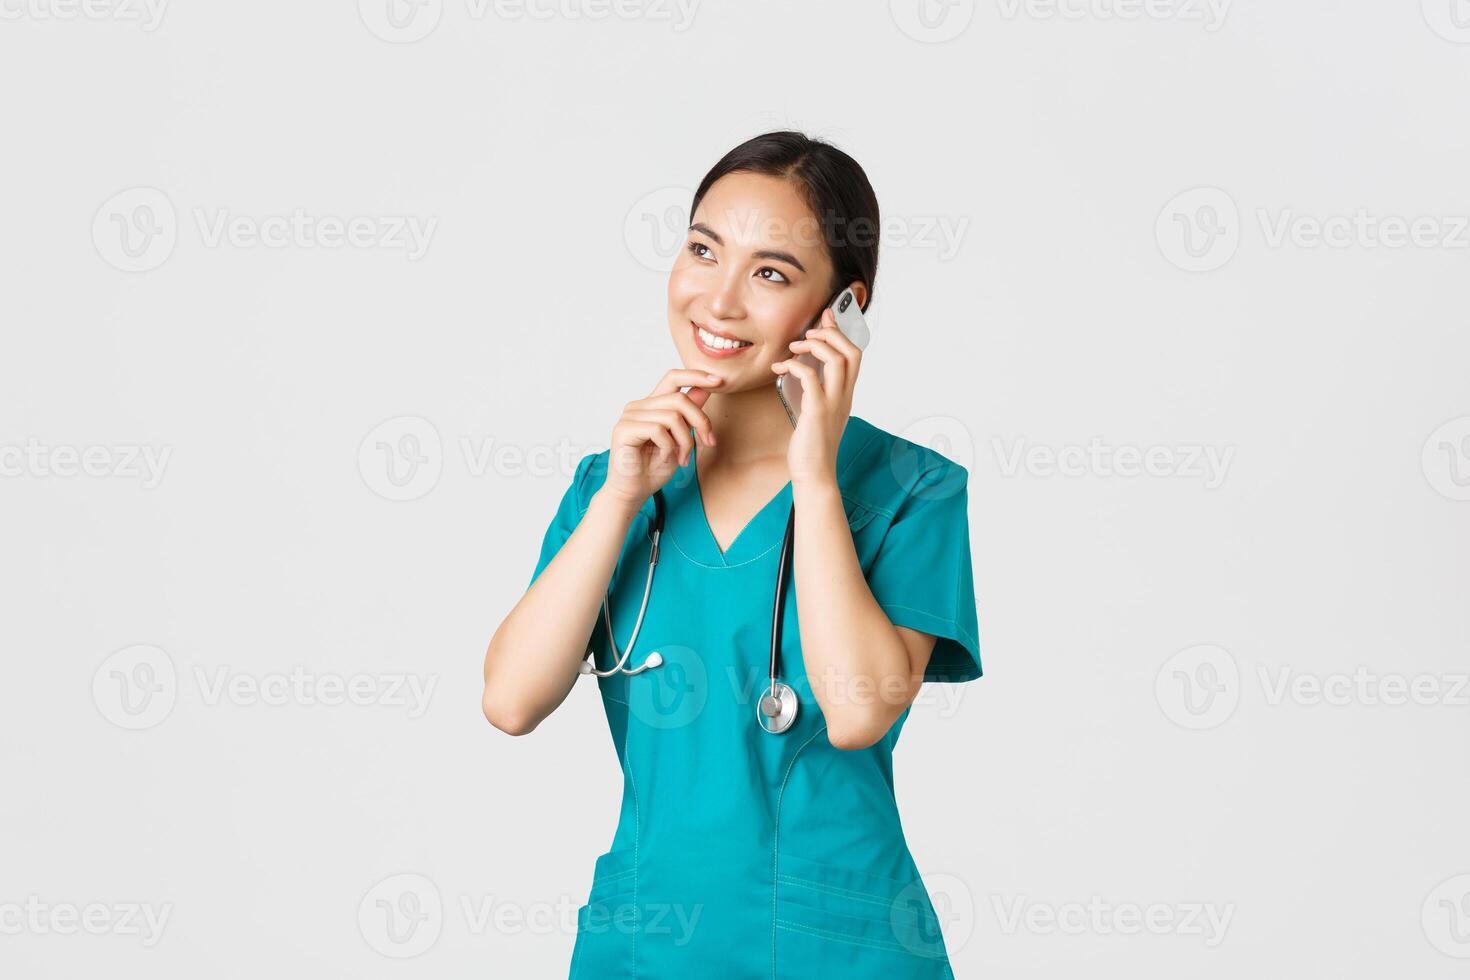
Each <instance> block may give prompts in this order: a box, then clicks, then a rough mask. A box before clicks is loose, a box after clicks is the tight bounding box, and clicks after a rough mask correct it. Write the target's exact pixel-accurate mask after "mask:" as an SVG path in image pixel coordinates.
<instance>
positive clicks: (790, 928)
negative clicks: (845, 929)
mask: <svg viewBox="0 0 1470 980" xmlns="http://www.w3.org/2000/svg"><path fill="white" fill-rule="evenodd" d="M776 928H777V929H785V930H786V931H787V932H795V933H800V934H802V935H806V936H814V937H816V938H818V939H828V940H832V941H833V942H839V943H850V944H852V945H853V946H866V947H868V948H869V949H883V950H890V951H892V952H896V953H908V954H909V955H911V956H912V955H913V951H912V950H909V949H906V948H904V947H903V946H900V945H899V944H898V943H884V942H879V941H878V940H875V939H864V938H862V937H860V936H849V935H846V934H845V933H841V932H832V931H830V930H827V929H817V928H814V927H812V926H808V925H803V924H801V923H799V922H788V921H786V920H785V919H777V920H776Z"/></svg>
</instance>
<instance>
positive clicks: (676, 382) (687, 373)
mask: <svg viewBox="0 0 1470 980" xmlns="http://www.w3.org/2000/svg"><path fill="white" fill-rule="evenodd" d="M724 380H725V379H724V378H722V377H720V376H719V375H718V374H710V373H709V372H707V371H691V370H690V369H688V368H674V369H672V370H671V371H669V372H668V373H667V374H665V375H664V376H663V377H662V378H659V379H658V384H656V385H654V386H653V390H652V391H650V392H649V393H648V397H650V398H652V397H653V396H654V395H666V394H668V393H669V392H671V391H678V390H679V389H680V388H683V387H685V386H688V387H691V388H707V387H710V386H713V385H719V384H722V383H723V382H724Z"/></svg>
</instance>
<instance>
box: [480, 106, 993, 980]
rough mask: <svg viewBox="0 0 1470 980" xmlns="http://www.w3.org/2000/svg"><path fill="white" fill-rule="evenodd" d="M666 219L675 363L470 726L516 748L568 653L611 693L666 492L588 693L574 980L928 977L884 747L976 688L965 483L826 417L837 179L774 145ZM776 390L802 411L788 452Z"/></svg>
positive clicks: (578, 509) (840, 402) (942, 969)
mask: <svg viewBox="0 0 1470 980" xmlns="http://www.w3.org/2000/svg"><path fill="white" fill-rule="evenodd" d="M690 213H691V223H690V226H689V232H688V236H687V240H686V242H685V244H684V248H683V250H682V252H681V253H680V257H679V259H678V260H677V261H676V263H675V264H674V268H673V270H672V272H671V273H670V275H669V283H668V323H669V330H670V333H671V335H672V338H673V342H674V347H675V349H676V350H677V352H678V355H679V359H680V361H681V362H682V364H683V366H682V367H679V368H675V369H673V370H670V371H668V372H667V373H666V374H664V375H663V377H662V378H661V379H660V380H659V381H658V383H657V384H656V385H655V386H654V387H653V389H652V390H651V391H650V392H648V394H647V395H645V396H643V397H640V398H636V399H635V400H633V401H630V402H628V403H627V404H626V405H625V406H624V409H623V412H622V415H621V417H620V418H619V419H618V420H617V422H616V423H615V424H614V425H613V428H612V438H611V440H610V447H609V449H608V450H607V451H605V452H601V453H595V454H589V455H587V456H585V457H584V458H583V459H582V460H581V461H580V463H579V464H578V466H577V468H576V473H575V475H574V477H573V478H572V481H571V485H570V486H569V487H568V488H567V490H566V493H565V495H564V496H563V497H562V500H561V504H560V506H559V507H558V508H557V511H556V513H555V515H554V516H553V517H552V520H551V524H550V526H549V527H548V528H547V529H546V534H545V538H544V541H543V544H542V547H541V554H540V559H539V561H537V563H536V567H535V570H534V572H533V573H532V576H531V582H530V585H529V587H528V589H527V591H526V593H525V595H524V596H523V597H522V598H521V600H520V601H519V603H518V604H517V605H516V606H515V608H514V609H513V610H512V611H511V613H510V614H509V615H508V616H507V617H506V619H505V621H504V622H503V623H502V624H501V625H500V627H499V628H498V629H497V630H496V632H495V635H494V637H493V638H492V639H491V641H490V647H489V650H488V652H487V654H486V658H485V693H484V710H485V715H486V717H487V718H488V719H489V720H490V721H491V722H492V723H493V724H494V725H495V726H496V727H497V728H499V729H501V730H503V731H505V732H508V733H510V734H513V735H521V734H526V733H528V732H530V731H532V730H533V729H534V728H535V727H536V726H537V725H538V724H539V723H540V722H541V720H542V719H544V718H545V717H546V716H547V715H549V714H550V713H551V712H552V711H553V710H555V709H556V707H557V706H558V705H559V704H561V703H562V701H563V700H564V699H565V698H566V696H567V694H568V693H569V692H570V691H571V689H572V686H573V684H574V683H575V682H576V681H577V679H578V678H579V677H580V676H581V674H579V667H580V665H581V662H582V661H583V659H584V658H585V657H586V656H587V655H588V651H589V650H590V652H591V657H592V660H593V662H594V664H595V666H596V667H597V668H599V669H602V670H607V669H609V668H612V667H613V666H614V665H615V664H616V663H617V659H618V657H617V654H616V653H615V652H614V651H613V650H612V649H610V648H609V644H608V640H607V631H606V626H605V624H604V623H603V622H602V605H603V594H604V590H606V591H607V592H608V594H609V600H608V602H609V608H610V609H611V612H612V625H613V629H614V640H615V642H616V643H617V644H618V646H619V649H620V650H621V649H622V647H623V646H625V645H626V644H627V642H628V635H629V632H630V631H632V630H633V628H634V623H635V622H636V621H637V619H638V613H639V608H640V606H641V605H642V599H643V593H644V587H645V575H646V572H647V569H648V560H649V554H650V549H651V544H652V540H651V538H652V530H653V521H654V514H655V511H654V502H653V500H652V499H651V497H652V495H653V493H654V491H656V490H662V495H663V497H664V500H665V503H666V510H665V526H664V532H663V535H662V539H661V542H660V552H659V561H658V565H657V568H656V572H655V575H654V579H653V584H652V587H651V591H650V594H649V596H648V602H647V610H646V614H645V616H644V619H643V621H642V624H641V628H640V630H639V632H638V639H637V643H636V646H635V649H634V650H633V651H632V652H631V655H630V657H629V659H628V661H627V669H628V670H633V669H634V668H636V667H638V666H639V665H640V664H642V663H644V662H645V658H647V657H649V656H651V655H653V654H657V655H658V657H657V660H658V661H661V662H659V663H658V666H656V667H652V668H649V669H647V670H643V671H641V672H638V673H635V674H628V673H613V674H610V675H609V676H607V677H598V679H597V684H598V687H599V689H600V692H601V697H602V703H603V707H604V709H605V712H606V715H607V722H608V727H609V729H610V731H611V734H612V740H613V745H614V748H615V750H616V752H617V757H618V759H619V760H620V762H621V765H622V771H623V800H622V807H621V812H620V814H619V818H618V823H617V828H616V831H615V832H614V834H613V837H612V841H611V846H610V847H609V848H608V850H607V851H606V852H605V853H604V854H602V855H601V856H600V857H598V858H597V861H596V865H595V867H594V869H593V873H592V879H591V884H590V890H589V894H588V897H587V904H586V905H584V906H582V907H581V908H580V909H579V910H578V913H577V938H576V943H575V945H574V948H573V951H572V959H571V973H570V975H571V977H572V978H573V980H579V978H582V980H591V978H601V980H611V978H617V980H621V978H632V977H638V978H641V980H664V978H668V980H687V978H688V977H690V976H693V975H697V974H698V975H703V976H707V977H711V978H722V980H758V978H759V980H785V978H790V980H822V978H842V980H864V978H874V980H877V978H883V980H904V978H912V980H921V978H922V980H937V978H949V977H952V976H953V974H952V973H951V971H950V967H949V961H948V956H947V953H946V950H945V946H944V940H943V937H942V935H941V932H940V920H939V916H938V915H937V914H936V912H935V908H934V905H933V904H932V902H931V900H930V897H929V895H928V893H927V891H926V890H925V888H924V885H923V883H922V881H921V880H920V877H919V871H918V869H917V868H916V867H915V865H914V861H913V858H912V856H911V855H910V853H909V849H908V845H907V843H906V841H905V838H904V834H903V829H902V826H901V824H900V821H899V814H898V809H897V807H896V805H895V802H894V791H893V785H894V784H893V748H894V745H895V743H896V742H897V740H898V736H899V732H900V730H901V729H902V727H903V722H904V720H905V718H906V717H907V716H908V713H909V709H910V706H911V705H912V702H913V699H914V697H915V696H916V695H917V693H918V691H919V688H920V685H921V684H922V683H923V682H924V681H936V682H958V681H967V680H971V679H973V678H976V677H979V676H980V653H979V642H978V639H977V628H976V613H975V595H974V583H973V577H972V571H971V559H970V539H969V527H968V516H967V478H968V473H967V471H966V470H965V468H964V467H962V466H960V465H959V464H958V463H955V462H954V461H952V460H950V459H948V458H946V457H945V456H943V455H941V454H940V453H938V452H935V451H934V450H932V449H929V448H927V447H925V446H921V445H918V444H916V443H913V442H910V441H908V440H905V439H902V438H900V437H898V436H895V435H893V434H891V433H889V432H886V431H884V430H883V429H881V428H879V427H877V426H875V425H873V424H871V423H869V422H867V421H865V420H863V419H861V418H858V417H856V416H852V415H850V414H849V411H850V408H851V405H852V398H853V389H854V385H855V383H856V381H857V378H858V372H859V368H860V366H861V363H862V354H861V352H860V351H859V350H858V349H857V348H856V347H855V346H854V345H853V344H852V343H851V341H849V340H848V339H847V338H846V337H845V336H844V335H843V334H842V333H841V332H840V331H839V330H838V329H837V327H836V323H835V322H834V320H833V317H832V314H831V312H830V311H826V312H823V311H824V308H825V306H826V305H827V303H828V302H830V300H831V299H832V297H833V296H834V295H835V294H836V292H837V291H838V290H840V289H842V288H843V287H845V286H846V287H851V288H852V289H853V291H854V293H855V295H856V296H857V299H858V302H859V303H860V304H861V305H862V306H863V307H864V308H866V307H867V305H868V303H869V301H870V299H871V296H872V292H873V282H874V278H875V275H876V272H877V265H878V242H877V237H878V235H877V231H878V228H879V220H878V219H879V214H878V203H877V199H876V197H875V196H874V194H873V190H872V187H871V186H870V185H869V183H868V180H867V176H866V175H865V174H864V173H863V170H862V168H861V167H859V166H858V164H857V163H856V161H854V160H853V159H852V158H851V157H849V156H848V155H847V154H845V153H843V152H842V151H840V150H838V149H836V148H835V147H832V146H831V145H829V144H826V143H823V142H820V141H816V140H811V139H808V138H807V137H805V136H803V135H801V134H799V133H791V132H776V133H767V134H765V135H762V136H758V137H756V138H754V139H752V140H749V141H748V142H746V143H743V144H741V145H740V146H738V147H736V148H735V149H733V150H731V151H730V152H729V153H728V154H726V156H725V157H724V158H723V159H722V160H720V162H719V163H717V164H716V165H715V167H714V168H713V169H712V170H711V171H710V172H709V174H707V175H706V176H705V178H704V180H703V181H702V182H701V183H700V185H699V189H698V190H697V191H696V192H695V194H694V199H693V205H692V209H691V212H690ZM818 314H821V319H820V323H819V324H818V325H817V326H816V327H815V328H814V329H811V330H810V331H809V332H807V328H808V327H809V326H810V325H811V324H812V323H813V321H814V320H816V319H817V317H818ZM802 353H810V354H811V355H813V356H814V357H815V358H817V359H818V360H819V361H820V362H821V363H822V364H823V366H824V368H823V374H822V376H821V377H819V376H818V375H817V373H816V371H814V370H813V369H812V368H811V367H809V366H808V365H806V364H804V363H800V362H798V361H796V360H795V358H796V356H797V355H799V354H802ZM783 374H784V375H794V376H795V377H797V378H798V379H799V380H800V382H801V385H802V389H803V392H804V394H803V398H802V403H801V412H800V416H799V421H798V423H797V425H796V426H795V427H794V428H793V426H792V424H791V421H790V419H789V418H788V416H787V414H786V411H785V409H784V408H783V406H782V404H781V401H780V400H779V398H778V395H777V392H776V388H775V381H776V378H777V377H778V376H780V375H783ZM686 389H687V390H686ZM793 506H794V508H795V516H794V526H793V534H794V551H793V558H792V565H791V568H790V570H789V571H788V572H787V574H786V577H785V580H784V588H785V589H786V590H787V594H786V602H785V609H784V613H783V616H782V621H781V634H780V637H781V643H780V647H781V654H782V656H781V666H780V672H781V677H780V680H781V681H782V682H784V683H786V684H788V685H790V687H791V688H792V690H793V691H794V692H795V694H796V696H797V698H798V699H799V710H798V711H797V714H796V717H795V720H794V723H793V724H792V725H791V727H790V728H789V729H787V730H785V731H784V732H781V733H772V732H769V731H767V730H765V728H764V727H762V725H761V723H760V722H759V721H758V714H757V702H758V701H759V700H760V698H761V696H762V695H763V694H765V693H766V691H767V689H768V687H769V676H768V675H769V671H770V666H771V664H770V659H771V658H770V645H771V633H772V628H773V618H772V617H773V608H774V598H775V588H776V583H777V574H778V565H779V562H780V560H781V555H782V550H783V548H782V545H783V541H784V537H785V531H786V525H787V520H788V515H789V514H790V513H791V509H792V508H793Z"/></svg>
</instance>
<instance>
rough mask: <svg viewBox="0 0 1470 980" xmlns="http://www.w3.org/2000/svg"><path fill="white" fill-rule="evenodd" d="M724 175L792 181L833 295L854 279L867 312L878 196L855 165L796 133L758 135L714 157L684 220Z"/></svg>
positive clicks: (875, 267)
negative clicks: (807, 212) (818, 242)
mask: <svg viewBox="0 0 1470 980" xmlns="http://www.w3.org/2000/svg"><path fill="white" fill-rule="evenodd" d="M729 173H753V174H764V175H766V176H768V177H785V178H788V179H790V180H793V181H795V182H796V184H797V186H798V187H799V188H800V189H801V193H802V196H803V197H804V198H806V202H807V206H808V207H810V208H811V210H812V214H813V215H815V216H816V218H817V220H818V222H820V223H821V225H822V229H823V232H824V234H823V238H824V240H825V241H826V243H827V254H828V255H830V256H831V258H832V266H833V272H832V285H831V289H830V292H833V293H835V292H837V291H838V290H839V289H841V288H842V287H843V286H845V285H847V284H848V283H850V282H852V281H853V280H854V279H857V280H861V281H862V282H863V283H864V284H865V285H866V286H867V287H868V299H867V302H866V303H864V304H863V309H865V310H866V309H867V307H868V303H871V302H872V301H873V280H874V279H876V278H877V276H878V231H879V228H880V227H881V226H880V225H879V221H878V196H877V195H876V194H874V193H873V185H872V184H870V183H868V175H867V174H865V173H864V172H863V168H862V167H860V166H858V162H857V161H856V160H854V159H853V158H852V157H850V156H848V155H847V154H846V153H843V152H842V151H841V150H839V149H837V147H835V146H833V145H832V144H830V143H824V142H823V141H821V140H819V139H812V138H810V137H808V136H806V135H804V134H802V133H796V132H792V131H790V130H779V131H776V132H771V133H762V134H761V135H759V136H755V137H752V138H751V139H748V140H746V141H745V142H744V143H741V144H740V145H739V146H737V147H735V149H733V150H731V151H730V152H729V153H726V154H725V155H724V156H723V157H721V158H720V162H719V163H717V164H715V165H714V166H713V167H712V168H710V172H709V173H707V174H705V175H704V180H702V181H700V182H699V189H698V190H696V191H695V192H694V203H693V204H691V205H690V206H689V217H690V219H691V220H692V219H693V217H694V212H695V211H697V210H698V209H699V202H700V201H701V200H703V198H704V195H705V193H706V192H707V191H708V190H709V189H710V187H711V186H712V185H713V184H714V182H715V181H717V180H719V179H720V178H721V177H723V176H725V175H726V174H729Z"/></svg>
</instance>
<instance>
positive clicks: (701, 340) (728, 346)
mask: <svg viewBox="0 0 1470 980" xmlns="http://www.w3.org/2000/svg"><path fill="white" fill-rule="evenodd" d="M689 326H690V327H691V328H692V329H693V330H694V342H695V344H696V345H698V347H699V349H700V350H701V351H702V352H704V353H705V354H707V355H709V356H710V357H733V356H735V355H736V354H739V353H740V352H741V351H743V350H745V349H746V348H748V347H753V346H754V343H753V342H752V341H749V340H735V339H734V338H731V337H722V336H720V335H719V334H715V333H710V332H709V331H708V330H706V329H705V328H704V327H701V326H700V325H699V324H697V323H695V322H694V321H693V320H690V321H689Z"/></svg>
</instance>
